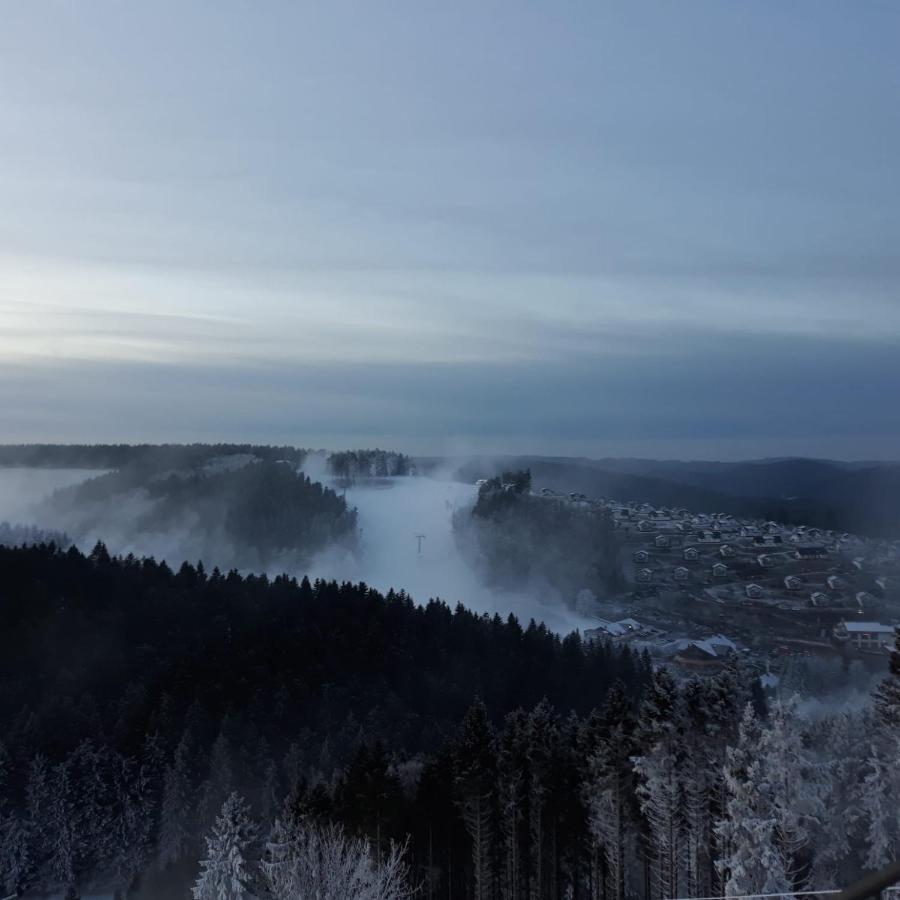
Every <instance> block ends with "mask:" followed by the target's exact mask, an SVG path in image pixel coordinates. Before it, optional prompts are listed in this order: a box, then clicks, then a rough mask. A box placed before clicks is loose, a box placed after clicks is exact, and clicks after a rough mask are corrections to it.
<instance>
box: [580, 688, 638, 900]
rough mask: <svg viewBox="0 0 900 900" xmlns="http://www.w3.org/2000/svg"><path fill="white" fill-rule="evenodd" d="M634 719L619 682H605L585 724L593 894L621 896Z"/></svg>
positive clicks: (613, 898) (586, 800)
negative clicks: (598, 708) (598, 707)
mask: <svg viewBox="0 0 900 900" xmlns="http://www.w3.org/2000/svg"><path fill="white" fill-rule="evenodd" d="M634 729H635V722H634V718H633V716H632V713H631V709H630V706H629V703H628V698H627V696H626V693H625V686H624V684H622V683H621V682H618V683H616V684H614V685H613V686H612V688H610V691H609V693H608V694H607V697H606V701H605V703H604V707H603V712H602V715H599V716H597V717H595V719H594V720H592V722H591V723H589V725H588V728H587V732H588V734H587V738H586V740H587V746H586V747H585V775H584V804H585V808H586V810H587V825H588V831H589V834H590V838H591V843H592V844H593V850H594V853H593V856H592V878H591V883H592V887H593V893H592V898H594V900H596V898H599V897H604V898H607V900H623V898H624V896H625V890H626V883H627V876H628V871H627V855H626V851H627V849H628V841H629V837H630V832H631V831H632V828H631V825H630V816H629V813H630V807H631V803H630V797H631V795H632V793H633V790H634V777H633V770H632V761H631V760H632V757H633V756H634V753H635V749H636V748H635V743H634Z"/></svg>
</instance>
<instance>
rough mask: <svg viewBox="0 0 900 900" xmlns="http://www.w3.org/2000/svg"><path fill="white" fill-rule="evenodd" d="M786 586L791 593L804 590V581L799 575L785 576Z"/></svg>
mask: <svg viewBox="0 0 900 900" xmlns="http://www.w3.org/2000/svg"><path fill="white" fill-rule="evenodd" d="M784 586H785V589H786V590H789V591H800V590H803V579H802V578H801V577H800V576H799V575H785V576H784Z"/></svg>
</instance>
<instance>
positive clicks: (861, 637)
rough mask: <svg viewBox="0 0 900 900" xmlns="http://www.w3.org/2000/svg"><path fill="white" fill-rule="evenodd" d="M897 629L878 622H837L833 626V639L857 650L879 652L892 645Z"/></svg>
mask: <svg viewBox="0 0 900 900" xmlns="http://www.w3.org/2000/svg"><path fill="white" fill-rule="evenodd" d="M896 634H897V629H896V628H895V627H894V626H893V625H882V624H881V623H880V622H838V624H837V625H835V626H834V636H835V639H836V640H838V641H841V642H842V643H847V644H850V646H852V647H855V648H856V649H857V650H881V649H883V648H885V647H890V646H891V645H892V644H893V643H894V638H895V636H896Z"/></svg>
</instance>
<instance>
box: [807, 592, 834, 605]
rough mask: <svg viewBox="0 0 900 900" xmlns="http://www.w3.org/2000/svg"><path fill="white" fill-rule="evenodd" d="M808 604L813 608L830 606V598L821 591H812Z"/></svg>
mask: <svg viewBox="0 0 900 900" xmlns="http://www.w3.org/2000/svg"><path fill="white" fill-rule="evenodd" d="M809 602H810V603H811V604H812V605H813V606H831V597H829V596H828V594H826V593H824V592H823V591H813V593H811V594H810V595H809Z"/></svg>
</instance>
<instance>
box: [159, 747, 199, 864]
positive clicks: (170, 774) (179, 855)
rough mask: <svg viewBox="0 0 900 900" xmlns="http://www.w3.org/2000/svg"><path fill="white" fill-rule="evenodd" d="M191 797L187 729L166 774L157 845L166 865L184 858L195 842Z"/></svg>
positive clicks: (162, 860)
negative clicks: (192, 826)
mask: <svg viewBox="0 0 900 900" xmlns="http://www.w3.org/2000/svg"><path fill="white" fill-rule="evenodd" d="M191 799H192V790H191V773H190V740H189V738H188V735H187V732H185V734H184V735H182V738H181V740H180V741H179V742H178V746H177V747H176V748H175V755H174V758H173V760H172V763H171V765H169V766H167V767H166V770H165V774H164V775H163V788H162V801H161V808H160V823H159V842H158V845H159V864H160V866H161V867H162V868H164V869H165V868H168V867H169V866H172V865H175V864H176V863H178V862H179V861H180V860H182V859H184V858H185V857H186V856H187V854H188V853H189V852H190V851H191V849H192V847H193V845H194V835H193V832H192V828H191V823H192V821H193V819H194V816H193V808H192V804H191Z"/></svg>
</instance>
